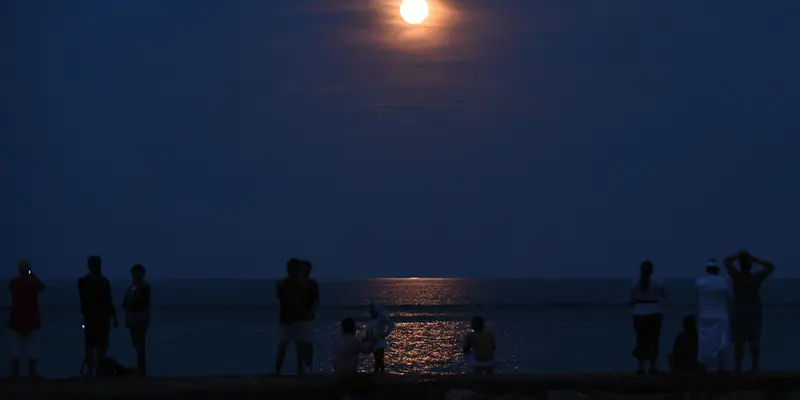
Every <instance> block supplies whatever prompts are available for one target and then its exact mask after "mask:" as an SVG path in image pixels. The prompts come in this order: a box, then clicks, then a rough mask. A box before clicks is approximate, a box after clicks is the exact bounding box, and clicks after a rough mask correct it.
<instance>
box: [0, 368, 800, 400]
mask: <svg viewBox="0 0 800 400" xmlns="http://www.w3.org/2000/svg"><path fill="white" fill-rule="evenodd" d="M363 377H364V378H365V379H364V381H365V382H364V385H362V386H361V389H360V391H362V392H363V393H364V394H365V395H366V397H363V398H376V399H405V398H409V399H445V398H448V396H450V397H451V398H452V397H453V395H452V394H453V393H456V392H458V393H459V394H458V396H459V397H457V398H467V399H470V398H472V399H474V398H486V399H491V398H495V397H497V396H509V395H514V396H516V397H511V398H519V399H526V398H529V399H533V398H537V399H538V398H552V395H553V393H556V392H559V393H562V394H563V392H571V393H573V395H570V396H567V397H569V398H583V399H587V398H600V397H602V398H612V397H620V396H626V395H627V396H630V395H634V396H637V397H638V396H642V395H658V394H662V395H670V396H674V395H682V394H686V393H695V392H714V393H731V392H744V391H759V392H765V393H766V392H768V393H769V394H770V396H768V397H772V396H773V395H778V396H780V395H782V394H787V393H789V392H800V372H768V373H761V374H747V373H743V374H731V375H727V376H720V375H717V374H708V375H691V376H690V375H676V374H669V373H663V374H659V375H654V376H647V375H644V376H642V375H634V374H630V373H625V374H622V373H619V374H608V373H597V374H496V375H492V376H485V377H482V376H475V375H387V376H386V377H385V379H383V380H382V381H381V382H380V383H373V382H371V380H370V379H369V377H368V375H363ZM337 388H338V386H337V382H336V380H335V377H334V376H333V375H330V374H321V375H308V376H305V377H297V376H291V375H287V376H282V377H272V376H267V375H227V376H226V375H220V376H205V377H150V378H135V377H128V376H123V377H110V378H99V379H85V378H67V379H54V380H46V379H37V380H30V379H21V380H18V381H10V380H7V379H6V380H3V381H0V397H1V398H3V399H31V400H34V399H77V398H87V399H88V398H97V399H171V398H175V397H186V396H192V397H194V396H202V397H203V398H208V399H217V398H218V399H229V398H241V397H244V398H275V399H293V398H297V399H328V398H332V396H333V397H335V393H336V391H337V390H338V389H337ZM470 393H471V394H470ZM598 393H600V394H604V395H602V396H600V397H598ZM464 396H466V397H464ZM473 396H477V397H473ZM576 396H577V397H576ZM609 396H611V397H609ZM558 397H559V398H565V397H563V396H558ZM648 397H649V396H648ZM354 398H361V397H358V396H355V397H354Z"/></svg>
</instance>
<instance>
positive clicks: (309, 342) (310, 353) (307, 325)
mask: <svg viewBox="0 0 800 400" xmlns="http://www.w3.org/2000/svg"><path fill="white" fill-rule="evenodd" d="M311 268H313V265H311V261H308V260H303V261H301V262H300V278H301V279H302V280H303V284H304V286H305V288H304V292H305V297H306V302H307V303H306V310H307V311H306V312H305V316H304V317H303V324H304V326H303V330H304V331H305V332H306V335H305V336H306V337H305V338H303V339H305V340H306V342H303V343H302V344H301V346H302V347H303V350H302V353H303V362H304V363H305V371H304V372H311V366H312V364H313V362H314V318H316V316H317V308H319V285H318V284H317V281H315V280H313V279H311Z"/></svg>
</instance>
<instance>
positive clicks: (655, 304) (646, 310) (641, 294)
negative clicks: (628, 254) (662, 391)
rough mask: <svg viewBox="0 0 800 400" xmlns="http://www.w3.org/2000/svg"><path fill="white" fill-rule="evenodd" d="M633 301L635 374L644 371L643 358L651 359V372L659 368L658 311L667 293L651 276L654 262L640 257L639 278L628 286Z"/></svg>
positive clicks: (644, 359)
mask: <svg viewBox="0 0 800 400" xmlns="http://www.w3.org/2000/svg"><path fill="white" fill-rule="evenodd" d="M630 296H631V302H632V303H633V329H634V330H635V331H636V347H635V348H634V349H633V356H634V357H636V360H637V361H638V362H639V368H638V369H637V371H636V373H637V374H643V373H644V372H645V370H644V366H645V362H648V361H649V363H650V373H656V372H658V368H657V367H656V363H657V361H658V347H659V339H660V337H661V323H662V321H663V320H664V314H662V312H661V301H662V300H663V299H664V298H665V297H666V296H667V293H666V291H665V290H664V285H663V284H662V283H661V282H660V281H658V280H656V279H653V263H652V262H650V261H647V260H645V261H643V262H642V264H641V266H640V267H639V278H638V279H637V280H636V281H634V284H633V287H632V288H631V293H630Z"/></svg>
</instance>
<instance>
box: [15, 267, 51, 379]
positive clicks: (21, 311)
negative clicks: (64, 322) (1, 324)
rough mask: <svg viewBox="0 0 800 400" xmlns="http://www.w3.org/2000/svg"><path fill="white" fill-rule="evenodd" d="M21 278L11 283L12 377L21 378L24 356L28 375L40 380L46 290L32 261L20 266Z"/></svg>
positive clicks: (18, 277)
mask: <svg viewBox="0 0 800 400" xmlns="http://www.w3.org/2000/svg"><path fill="white" fill-rule="evenodd" d="M17 269H18V270H19V276H17V277H16V278H12V279H11V281H9V284H8V290H9V291H11V311H10V313H9V315H8V328H9V329H10V330H11V333H12V336H11V342H12V346H13V348H12V352H11V377H12V378H18V377H19V370H20V364H21V362H22V358H23V357H27V359H28V375H29V376H30V377H32V378H33V377H36V341H37V339H38V335H37V333H38V330H39V328H40V327H41V326H42V321H41V315H40V313H39V293H40V292H42V291H43V290H44V289H45V286H44V283H42V281H41V280H40V279H39V278H38V277H37V276H36V274H34V273H33V270H32V269H31V263H30V262H29V261H28V260H24V259H23V260H20V261H19V262H18V263H17Z"/></svg>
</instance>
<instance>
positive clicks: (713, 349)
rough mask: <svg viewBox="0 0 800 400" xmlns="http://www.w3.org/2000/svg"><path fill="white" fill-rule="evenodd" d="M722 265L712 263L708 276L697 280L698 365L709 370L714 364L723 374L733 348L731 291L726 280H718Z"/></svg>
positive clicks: (707, 270) (720, 278)
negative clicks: (731, 340) (730, 309)
mask: <svg viewBox="0 0 800 400" xmlns="http://www.w3.org/2000/svg"><path fill="white" fill-rule="evenodd" d="M719 270H720V268H719V265H717V263H716V260H711V261H710V262H709V263H708V265H707V266H706V273H705V275H703V276H701V277H699V278H697V280H696V281H695V289H696V291H697V306H698V314H699V315H698V319H697V333H698V338H697V362H698V364H700V367H701V368H704V369H708V368H709V367H713V366H714V365H715V364H716V366H717V368H718V369H719V371H720V372H722V371H724V369H725V351H726V350H727V348H728V346H729V344H730V319H729V317H728V308H729V306H730V301H731V288H730V285H728V281H727V280H725V278H723V277H721V276H719Z"/></svg>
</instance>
